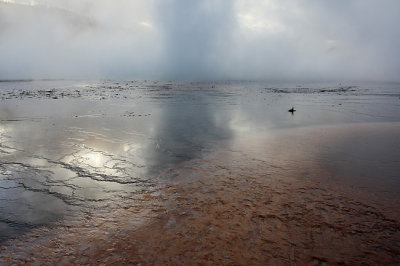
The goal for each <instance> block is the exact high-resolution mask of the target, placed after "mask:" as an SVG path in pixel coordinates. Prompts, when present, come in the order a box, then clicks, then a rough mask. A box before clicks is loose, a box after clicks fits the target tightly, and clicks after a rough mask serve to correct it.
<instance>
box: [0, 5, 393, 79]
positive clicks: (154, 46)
mask: <svg viewBox="0 0 400 266" xmlns="http://www.w3.org/2000/svg"><path fill="white" fill-rule="evenodd" d="M6 2H8V3H6ZM398 25H400V2H399V1H397V0H385V1H378V0H349V1H330V2H327V1H316V0H311V1H306V0H300V1H290V0H285V1H279V0H235V1H233V0H201V1H197V0H196V1H195V0H150V1H149V0H147V1H146V0H136V1H130V0H70V1H66V0H52V1H45V0H36V1H23V0H21V1H17V0H15V1H10V0H8V1H3V2H0V59H1V60H0V78H1V79H10V78H61V77H64V78H99V77H101V78H104V77H109V78H174V79H274V80H276V79H289V80H326V79H331V80H332V79H333V80H343V79H353V80H354V79H357V80H371V79H372V80H388V81H399V79H400V77H399V75H398V73H400V60H397V58H398V55H399V52H398V47H400V32H399V31H398V30H397V27H398Z"/></svg>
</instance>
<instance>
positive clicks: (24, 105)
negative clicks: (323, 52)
mask: <svg viewBox="0 0 400 266" xmlns="http://www.w3.org/2000/svg"><path fill="white" fill-rule="evenodd" d="M0 87H1V89H0V97H1V99H2V100H1V107H0V111H1V115H0V120H1V121H0V138H1V142H0V156H1V160H0V177H1V180H0V196H1V199H0V217H1V222H0V233H1V236H2V240H3V248H2V261H3V262H11V261H14V262H17V263H22V262H24V261H25V260H26V261H25V262H34V261H35V260H39V261H41V262H50V261H51V262H58V263H62V262H64V263H76V262H82V263H84V262H86V263H87V262H89V263H96V260H100V261H104V262H105V263H109V264H110V263H113V262H114V263H122V262H125V263H126V262H130V263H135V262H137V263H165V262H169V263H171V264H175V263H190V262H197V263H200V264H202V263H203V264H204V263H212V262H214V263H215V262H219V263H238V264H248V263H251V262H252V263H254V264H264V263H267V262H277V263H296V264H299V263H315V264H324V263H333V264H334V263H345V264H348V263H351V264H353V263H356V264H358V263H362V262H367V263H377V262H382V261H384V262H386V263H395V262H397V263H398V262H399V246H398V244H397V243H399V242H398V240H399V239H398V238H399V235H398V234H399V213H398V211H397V206H399V205H398V202H399V201H398V198H399V192H400V180H399V178H398V174H397V172H398V170H399V169H400V167H399V164H400V162H399V160H398V158H400V157H399V155H400V143H399V139H400V138H399V135H400V133H399V132H400V130H399V125H398V123H396V122H399V117H398V114H399V113H400V112H399V111H400V100H399V91H400V90H399V85H398V84H390V83H385V84H367V85H366V84H346V85H342V84H284V83H274V84H264V83H259V82H257V83H256V82H218V83H216V82H201V83H193V82H192V83H190V82H154V81H123V82H122V81H102V82H98V81H96V82H85V83H83V82H82V81H29V82H21V81H19V82H0ZM292 105H293V106H295V109H297V112H295V114H294V115H291V114H290V113H289V112H287V110H288V109H289V108H290V107H291V106H292ZM13 237H17V239H11V238H13ZM4 241H5V242H4ZM32 254H34V255H33V256H32Z"/></svg>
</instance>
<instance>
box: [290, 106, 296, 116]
mask: <svg viewBox="0 0 400 266" xmlns="http://www.w3.org/2000/svg"><path fill="white" fill-rule="evenodd" d="M288 111H289V112H291V113H292V115H293V114H294V112H296V110H295V109H294V107H293V106H292V108H291V109H289V110H288Z"/></svg>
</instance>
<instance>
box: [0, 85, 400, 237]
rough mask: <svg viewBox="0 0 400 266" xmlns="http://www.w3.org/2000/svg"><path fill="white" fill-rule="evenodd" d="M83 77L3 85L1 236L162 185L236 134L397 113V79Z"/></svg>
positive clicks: (387, 118)
mask: <svg viewBox="0 0 400 266" xmlns="http://www.w3.org/2000/svg"><path fill="white" fill-rule="evenodd" d="M80 84H81V83H80V82H78V83H77V82H71V81H69V82H67V81H62V82H58V81H41V82H35V81H33V82H24V83H18V82H11V83H8V82H2V83H1V84H0V86H1V87H0V98H1V107H0V111H1V113H0V234H1V239H6V238H7V237H9V236H10V235H13V234H15V233H17V232H22V231H24V230H27V229H29V228H31V227H34V226H36V225H40V224H44V223H49V222H53V221H56V220H59V219H62V218H65V217H68V216H70V215H74V214H75V213H76V212H77V211H82V210H85V209H87V208H95V207H101V206H102V204H106V202H108V201H110V200H115V199H118V198H120V197H124V196H126V195H128V194H129V193H132V192H135V191H137V190H141V189H146V188H149V187H152V186H156V185H157V184H159V182H163V181H164V180H163V177H162V175H158V173H159V172H160V170H162V169H165V168H166V167H169V166H174V165H177V164H179V163H181V162H183V161H187V160H191V159H194V158H199V157H201V156H202V155H203V154H204V153H207V152H210V151H213V150H215V149H218V147H221V146H224V145H225V147H229V145H230V143H231V142H232V141H234V140H235V139H236V138H239V137H243V136H246V135H249V134H254V133H255V132H257V133H258V134H261V135H263V134H268V132H271V131H273V130H276V129H280V128H288V127H289V128H290V127H299V126H308V125H317V124H332V123H344V122H374V121H398V119H399V117H398V116H397V115H395V114H398V113H400V112H399V111H400V103H399V100H398V94H399V87H398V84H378V85H376V86H371V85H368V86H365V85H364V86H345V87H343V86H341V85H332V84H309V85H296V84H295V85H293V84H292V85H290V84H283V83H280V84H272V85H271V84H263V83H251V82H220V83H206V82H203V83H189V82H154V81H119V82H115V81H107V82H100V83H95V82H94V83H91V82H88V83H86V85H80ZM351 85H353V84H351ZM291 106H295V107H296V109H297V110H298V111H297V112H296V113H295V115H294V116H292V115H290V113H288V112H287V109H288V108H290V107H291Z"/></svg>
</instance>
